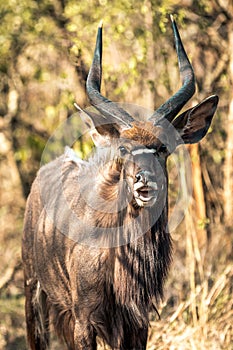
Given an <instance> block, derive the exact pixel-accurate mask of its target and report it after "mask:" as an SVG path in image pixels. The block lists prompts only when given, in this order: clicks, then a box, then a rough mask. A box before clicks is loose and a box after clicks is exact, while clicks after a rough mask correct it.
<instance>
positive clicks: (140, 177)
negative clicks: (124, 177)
mask: <svg viewBox="0 0 233 350" xmlns="http://www.w3.org/2000/svg"><path fill="white" fill-rule="evenodd" d="M151 177H152V173H151V172H150V171H147V170H142V171H139V173H137V174H136V175H135V178H136V182H143V183H144V184H145V185H146V184H147V182H148V181H149V180H150V178H151Z"/></svg>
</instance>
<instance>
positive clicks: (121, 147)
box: [119, 146, 128, 156]
mask: <svg viewBox="0 0 233 350" xmlns="http://www.w3.org/2000/svg"><path fill="white" fill-rule="evenodd" d="M119 150H120V153H121V156H125V155H126V154H127V153H128V151H127V149H126V148H125V147H124V146H120V147H119Z"/></svg>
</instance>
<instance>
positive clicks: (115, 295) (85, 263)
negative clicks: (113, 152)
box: [23, 156, 171, 350]
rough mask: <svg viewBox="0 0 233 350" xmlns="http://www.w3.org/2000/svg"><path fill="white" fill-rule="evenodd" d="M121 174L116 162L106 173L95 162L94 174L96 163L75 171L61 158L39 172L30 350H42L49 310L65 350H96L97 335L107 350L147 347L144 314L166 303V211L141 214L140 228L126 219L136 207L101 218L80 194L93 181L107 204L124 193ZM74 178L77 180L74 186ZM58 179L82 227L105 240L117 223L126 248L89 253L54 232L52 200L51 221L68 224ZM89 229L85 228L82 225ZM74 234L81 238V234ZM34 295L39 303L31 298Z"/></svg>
mask: <svg viewBox="0 0 233 350" xmlns="http://www.w3.org/2000/svg"><path fill="white" fill-rule="evenodd" d="M104 159H105V160H106V157H105V156H104ZM103 163H104V162H103ZM94 164H95V165H94ZM93 168H94V171H93ZM122 171H123V164H122V162H121V161H120V160H118V158H116V159H114V160H113V161H112V162H111V164H108V167H107V169H106V168H105V171H104V168H103V166H102V164H101V162H100V161H99V164H98V166H97V167H96V159H93V160H92V161H90V162H89V163H86V166H81V167H80V169H79V168H78V166H77V165H76V164H73V163H72V162H64V157H60V158H58V159H57V160H55V161H54V162H52V163H49V164H48V165H46V166H45V167H43V168H41V170H40V172H39V174H38V176H37V179H36V180H35V182H34V184H33V187H32V191H31V194H30V196H29V199H28V204H27V209H26V215H25V228H24V239H23V247H24V249H23V259H24V262H25V281H26V299H27V302H26V303H27V306H26V308H27V310H26V312H27V313H28V312H29V314H30V315H31V316H30V317H29V319H28V325H27V327H28V340H29V344H30V346H31V349H46V344H47V343H48V340H47V338H48V334H47V333H48V324H47V313H48V310H50V311H51V313H52V314H53V323H54V328H55V330H56V331H57V333H58V334H59V335H60V336H61V337H62V338H63V339H64V340H65V342H66V343H67V345H68V348H69V349H94V348H95V345H93V344H95V335H99V336H100V337H102V338H103V340H104V341H105V342H106V343H107V344H109V345H110V346H111V347H112V349H122V350H123V349H125V350H129V349H144V348H145V344H146V339H147V329H148V325H149V319H148V313H149V309H150V307H151V306H152V305H153V304H155V303H157V302H158V301H159V300H160V299H161V298H162V296H163V283H164V280H165V277H166V275H167V271H168V267H169V264H170V256H171V240H170V235H169V234H168V233H167V232H166V230H165V228H166V224H167V207H166V205H165V208H164V210H163V212H162V215H161V216H160V218H159V220H157V221H156V220H153V215H154V213H153V212H152V211H151V210H149V209H142V210H144V213H143V216H142V218H141V220H143V222H141V221H140V220H139V221H138V222H137V223H136V224H135V223H133V224H131V223H130V217H136V216H137V212H138V210H139V209H136V208H134V206H133V203H132V205H130V206H128V207H126V208H125V209H123V210H121V211H119V212H117V211H115V212H114V213H109V214H106V213H103V215H102V214H101V211H97V210H95V209H91V208H89V207H88V206H87V204H85V201H84V199H83V197H82V195H80V183H81V184H82V176H83V175H85V174H90V176H92V175H93V176H94V180H93V182H94V183H95V181H100V186H99V191H100V196H102V197H103V198H104V199H105V200H108V201H109V200H110V201H111V199H112V197H113V199H114V200H115V199H116V194H117V195H118V196H119V195H122V194H121V191H123V190H124V188H119V184H118V181H119V179H120V177H121V176H122ZM94 173H95V175H94ZM82 174H83V175H82ZM79 176H81V181H78V178H79ZM59 177H60V178H61V179H60V180H61V182H62V184H63V186H62V188H63V191H64V194H65V197H66V200H67V202H68V203H69V207H70V208H71V209H72V210H73V211H74V212H75V213H76V214H77V215H78V216H81V217H83V218H84V221H85V220H86V219H85V217H87V218H88V220H91V221H92V224H93V225H96V226H97V227H103V228H105V229H106V235H108V227H118V226H121V225H119V223H120V221H121V222H122V224H124V225H125V223H126V222H127V223H128V224H127V229H122V228H120V227H119V232H118V233H117V234H118V235H119V237H120V236H121V238H122V235H125V240H126V241H127V238H128V235H131V236H132V238H131V243H129V244H126V245H123V246H119V247H115V248H105V249H104V248H94V247H88V246H86V245H80V244H77V243H76V242H75V241H73V240H72V239H70V238H68V237H66V236H65V235H63V234H62V233H61V232H59V230H58V229H57V228H56V227H55V226H54V224H53V220H52V218H51V217H50V215H48V214H47V213H46V210H45V209H44V205H45V204H46V203H43V201H45V202H49V201H50V200H51V196H53V197H54V196H57V197H56V198H55V200H54V198H53V200H54V205H55V207H54V222H56V213H59V215H63V218H62V220H63V221H64V222H65V223H66V225H69V217H68V216H69V213H66V212H64V211H63V210H62V208H61V207H60V205H62V203H60V196H59V191H58V190H57V191H56V186H57V182H59V181H60V180H59V181H58V178H59ZM95 179H96V180H95ZM84 187H85V186H84ZM49 189H53V191H51V190H49ZM84 193H85V189H84ZM74 194H75V195H74ZM35 196H36V198H35ZM40 197H42V200H41V199H40ZM93 201H95V194H93ZM114 203H115V202H114ZM114 205H115V204H114ZM154 211H155V210H154ZM67 215H68V216H67ZM90 218H91V219H90ZM151 223H152V224H151ZM88 224H90V221H89V222H88V221H86V225H88ZM145 227H148V229H147V232H146V233H145V234H143V232H142V235H141V237H139V238H138V236H139V232H140V230H142V229H143V228H145ZM150 227H151V228H150ZM68 230H69V229H68ZM78 230H79V228H77V231H78ZM32 232H33V234H32ZM87 232H88V230H87ZM78 234H80V237H82V236H81V233H80V232H78ZM83 234H84V235H85V232H84V233H83ZM134 235H135V238H134ZM84 238H85V237H84ZM98 239H99V237H97V238H96V241H97V240H98ZM101 239H103V237H102V238H101ZM81 241H82V238H81ZM103 242H104V241H103ZM38 281H39V283H40V286H39V287H38ZM29 290H30V291H29ZM38 290H39V292H40V293H41V294H43V296H44V300H42V299H40V298H39V299H36V297H35V295H36V293H37V292H38ZM46 298H47V300H45V299H46ZM32 301H33V303H32ZM41 315H42V317H41ZM44 315H45V316H44ZM43 317H45V318H46V321H45V323H43ZM77 332H81V334H80V335H79V334H77ZM38 333H39V337H38V338H39V339H40V340H39V341H38V342H39V344H40V345H34V344H35V339H34V334H38ZM36 339H37V338H36ZM41 339H45V340H44V341H41ZM77 339H78V340H77ZM36 341H37V340H36Z"/></svg>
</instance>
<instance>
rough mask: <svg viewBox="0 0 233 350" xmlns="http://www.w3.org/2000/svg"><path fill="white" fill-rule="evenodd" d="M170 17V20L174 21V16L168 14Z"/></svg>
mask: <svg viewBox="0 0 233 350" xmlns="http://www.w3.org/2000/svg"><path fill="white" fill-rule="evenodd" d="M170 19H171V21H172V22H174V16H173V15H172V14H171V15H170Z"/></svg>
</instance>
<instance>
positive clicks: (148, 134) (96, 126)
mask: <svg viewBox="0 0 233 350" xmlns="http://www.w3.org/2000/svg"><path fill="white" fill-rule="evenodd" d="M171 19H172V28H173V33H174V39H175V46H176V52H177V57H178V63H179V70H180V76H181V80H182V87H181V88H180V89H179V90H178V91H177V92H176V93H175V94H174V95H173V96H172V97H171V98H169V99H168V100H167V101H166V102H165V103H164V104H162V105H161V106H160V107H159V108H158V109H157V110H156V111H155V112H154V113H153V114H152V115H151V116H150V117H149V118H148V120H147V121H146V122H145V121H138V120H135V119H134V118H133V117H132V116H131V115H130V114H129V113H128V112H127V111H126V110H125V109H123V108H122V107H120V106H119V105H118V104H116V103H114V102H112V101H110V100H109V99H107V98H106V97H104V96H103V95H102V94H101V93H100V86H101V75H102V26H100V27H99V28H98V33H97V39H96V47H95V51H94V58H93V62H92V65H91V68H90V71H89V74H88V78H87V82H86V90H87V94H88V97H89V99H90V102H91V104H92V106H94V107H95V109H96V110H97V111H98V112H99V113H98V114H97V113H93V112H87V114H88V116H87V114H86V117H87V119H88V120H87V119H86V122H87V124H88V125H89V126H91V124H92V129H93V131H92V138H93V140H94V142H95V144H96V145H97V146H101V147H105V146H111V147H112V146H114V150H115V151H114V152H115V154H116V159H117V161H116V162H115V167H113V166H112V164H111V166H110V168H111V171H113V172H115V173H114V174H115V175H114V176H115V179H116V182H117V181H119V180H120V179H121V178H123V179H125V180H126V187H127V188H126V192H127V193H128V194H129V196H130V195H131V200H132V203H133V205H134V206H135V207H137V208H141V207H152V206H154V204H155V203H156V201H157V200H158V198H159V196H160V190H162V189H164V188H165V186H166V180H167V174H166V159H167V157H168V155H169V154H171V153H172V152H173V151H174V150H175V148H176V147H177V146H178V145H179V144H181V143H185V144H186V143H189V144H191V143H196V142H199V141H200V140H201V139H202V138H203V137H204V136H205V135H206V133H207V131H208V129H209V126H210V123H211V120H212V118H213V115H214V112H215V110H216V107H217V104H218V96H216V95H213V96H210V97H208V98H207V99H205V100H204V101H202V102H201V103H200V104H198V105H196V106H195V107H193V108H191V109H188V110H186V111H185V112H183V113H182V114H180V115H179V116H178V117H177V115H178V113H179V112H180V111H181V109H182V108H183V106H184V105H185V104H186V103H187V101H188V100H189V99H190V98H191V97H192V96H193V94H194V92H195V76H194V72H193V68H192V66H191V64H190V62H189V59H188V57H187V54H186V52H185V50H184V47H183V44H182V41H181V38H180V35H179V32H178V29H177V26H176V23H175V21H174V20H173V18H172V17H171ZM114 176H113V177H114ZM118 194H119V193H117V191H115V192H114V191H112V192H111V195H110V196H111V197H114V196H117V195H118Z"/></svg>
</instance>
